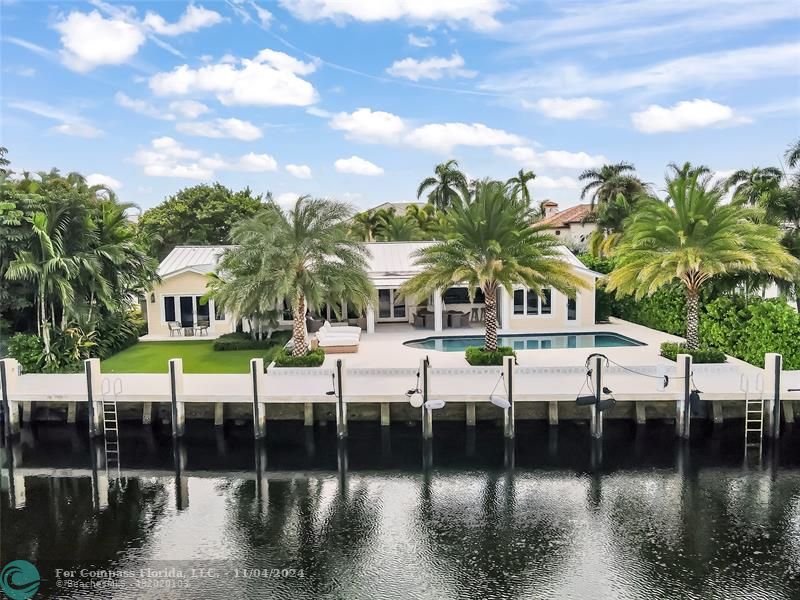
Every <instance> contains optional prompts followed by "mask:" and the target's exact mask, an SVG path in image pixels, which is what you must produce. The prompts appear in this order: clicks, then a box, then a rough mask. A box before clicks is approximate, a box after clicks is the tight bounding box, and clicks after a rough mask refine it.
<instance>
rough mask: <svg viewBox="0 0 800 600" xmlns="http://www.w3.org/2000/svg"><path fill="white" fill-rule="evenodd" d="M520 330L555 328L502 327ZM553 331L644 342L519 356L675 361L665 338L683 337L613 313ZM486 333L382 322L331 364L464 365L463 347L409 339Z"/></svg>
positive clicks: (529, 362) (557, 360) (328, 361)
mask: <svg viewBox="0 0 800 600" xmlns="http://www.w3.org/2000/svg"><path fill="white" fill-rule="evenodd" d="M504 333H508V334H514V335H524V334H526V333H528V334H534V333H544V334H545V335H550V333H551V332H536V331H528V332H524V331H509V332H503V331H500V332H499V335H503V334H504ZM553 333H565V334H573V333H616V334H618V335H623V336H626V337H629V338H633V339H634V340H637V341H639V342H642V343H643V344H645V345H643V346H618V347H604V348H558V349H548V350H517V360H518V361H519V364H520V365H522V366H528V367H535V366H542V367H544V366H581V365H583V364H584V362H585V361H586V357H587V356H589V354H591V353H593V352H602V353H603V354H605V355H606V356H608V357H609V358H610V359H611V360H614V361H616V362H618V363H620V364H623V365H655V364H674V363H673V362H672V361H669V360H667V359H665V358H663V357H661V356H660V355H659V352H660V345H661V343H662V342H681V341H683V339H682V338H679V337H676V336H674V335H669V334H667V333H664V332H662V331H656V330H655V329H650V328H648V327H643V326H642V325H637V324H635V323H630V322H628V321H623V320H622V319H615V318H612V319H611V323H608V324H596V325H593V326H589V327H586V326H582V327H576V328H574V329H570V328H564V329H563V330H561V331H558V332H553ZM475 335H479V336H482V335H483V327H462V328H458V329H446V330H444V331H442V332H437V333H434V332H433V331H430V330H425V329H414V328H413V327H411V326H410V325H407V324H405V323H397V324H395V323H391V324H384V323H378V325H377V326H376V331H375V333H371V334H368V333H364V334H362V336H361V343H360V345H359V349H358V352H357V353H354V354H330V355H328V356H326V357H325V366H326V367H332V366H333V365H334V364H335V363H336V360H337V359H339V358H341V359H343V360H345V361H346V363H347V366H348V367H370V368H381V367H384V368H388V367H416V366H417V365H418V364H419V361H420V360H421V359H423V358H425V357H426V356H428V357H429V358H430V361H431V365H432V366H434V367H463V366H467V365H468V363H467V361H466V359H465V358H464V353H463V352H441V351H437V350H425V349H418V348H410V347H408V346H406V345H404V342H407V341H409V340H418V339H422V338H426V337H432V336H437V337H438V336H475Z"/></svg>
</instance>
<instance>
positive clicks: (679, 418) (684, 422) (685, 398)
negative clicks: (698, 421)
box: [675, 354, 692, 439]
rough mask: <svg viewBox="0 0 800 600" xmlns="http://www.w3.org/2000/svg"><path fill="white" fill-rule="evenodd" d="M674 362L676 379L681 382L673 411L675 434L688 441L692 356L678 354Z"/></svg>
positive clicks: (690, 411) (690, 416)
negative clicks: (675, 362) (679, 393)
mask: <svg viewBox="0 0 800 600" xmlns="http://www.w3.org/2000/svg"><path fill="white" fill-rule="evenodd" d="M675 360H676V361H677V367H678V368H677V377H676V379H677V380H678V381H680V382H681V397H680V399H679V400H678V402H677V406H676V410H675V434H676V435H677V436H679V437H682V438H687V439H688V438H689V435H690V431H691V422H692V407H691V404H690V401H689V396H690V395H691V393H692V356H691V355H690V354H678V356H677V357H676V358H675Z"/></svg>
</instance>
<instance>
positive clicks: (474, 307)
mask: <svg viewBox="0 0 800 600" xmlns="http://www.w3.org/2000/svg"><path fill="white" fill-rule="evenodd" d="M430 244H431V242H371V243H367V244H366V247H367V249H368V250H369V254H370V259H369V266H368V273H369V277H370V279H371V281H372V283H373V285H374V286H375V288H376V290H377V299H376V303H375V305H374V306H371V307H369V308H368V310H367V312H366V315H361V314H359V313H357V312H355V311H354V310H353V309H352V308H349V307H348V306H347V304H346V303H344V302H343V303H342V305H341V306H340V307H338V308H339V311H338V317H337V311H336V310H334V309H333V307H329V306H321V307H314V308H313V309H312V310H311V312H312V315H313V316H314V317H316V318H320V319H327V320H330V321H331V322H335V321H337V320H340V321H346V320H348V321H350V322H351V323H354V324H355V323H356V322H359V323H361V324H362V326H363V327H365V328H366V330H367V333H372V332H374V331H375V330H376V328H378V329H380V325H381V324H383V323H408V324H411V325H416V326H421V327H427V328H430V329H433V330H435V331H441V330H443V329H444V328H446V327H447V326H448V324H455V325H456V326H458V325H457V324H459V322H460V326H462V327H463V326H469V324H470V322H472V323H474V324H475V326H480V325H481V323H482V320H483V308H484V302H483V296H482V294H481V293H480V290H476V292H475V294H474V295H473V299H472V301H470V298H469V296H470V294H469V291H468V290H467V288H466V287H464V286H453V287H451V288H448V289H446V290H443V291H442V293H440V294H434V295H433V296H432V297H431V298H420V299H415V298H401V297H400V295H399V293H398V289H399V288H400V286H401V285H402V284H403V283H405V282H406V281H408V280H409V279H410V278H411V277H413V276H414V275H415V274H416V273H418V272H419V271H420V269H419V267H416V266H415V265H414V259H413V254H414V252H416V251H417V250H419V249H420V248H424V247H425V246H428V245H430ZM229 247H230V246H178V247H176V248H174V249H173V250H172V252H170V253H169V255H168V256H167V257H166V258H165V259H164V260H163V261H162V262H161V265H160V266H159V269H158V274H159V276H160V277H161V282H160V283H158V284H156V285H155V286H154V287H153V289H152V291H151V292H150V293H149V294H148V296H147V298H146V300H147V302H146V304H147V323H148V332H149V333H150V334H152V335H155V336H167V335H170V329H171V327H170V323H172V329H181V330H183V332H185V333H190V334H191V333H194V331H193V330H194V328H196V327H197V326H198V324H207V326H208V333H209V334H211V335H220V334H223V333H229V332H231V331H235V330H236V327H237V323H236V322H235V321H234V319H233V318H232V317H231V315H228V314H226V313H225V311H223V310H221V309H220V308H218V307H217V306H216V305H215V303H214V300H213V299H211V300H209V301H208V302H206V303H204V302H203V301H202V300H201V298H202V296H203V295H204V294H205V293H206V291H207V290H206V284H207V283H208V276H209V273H211V272H213V271H214V270H215V269H216V266H217V263H218V261H219V258H220V256H221V255H222V254H223V253H224V252H225V250H226V249H227V248H229ZM559 250H560V252H561V254H562V255H563V257H564V259H565V260H566V261H567V262H569V263H570V264H571V265H572V266H573V269H574V271H575V273H576V274H577V275H578V276H579V277H581V278H582V279H583V280H584V281H585V282H586V285H587V289H585V290H582V291H580V292H579V293H578V294H577V296H576V297H575V298H568V297H566V296H565V295H563V294H561V293H560V292H558V291H556V290H546V291H545V294H544V295H543V297H539V296H538V295H536V294H535V293H532V292H529V291H528V290H526V289H523V288H516V289H514V290H512V291H511V293H506V292H505V290H501V292H500V297H499V298H498V321H499V323H500V328H501V330H504V331H524V332H530V333H533V332H539V331H550V332H553V331H562V330H569V329H573V330H574V329H577V328H581V327H586V326H588V325H592V324H594V318H595V317H594V310H595V282H596V280H597V278H598V277H600V276H601V275H600V274H599V273H595V272H594V271H591V270H589V269H587V268H586V267H585V266H584V265H583V263H581V262H580V261H579V260H578V259H577V258H576V257H575V255H574V254H572V252H570V251H569V250H568V249H567V248H566V247H563V246H562V247H560V248H559ZM423 312H427V313H428V316H427V317H426V319H422V318H417V317H418V316H419V317H421V315H422V313H423ZM453 313H460V314H461V317H460V318H451V315H452V314H453ZM281 323H282V325H286V326H289V325H290V324H291V309H290V306H289V305H288V304H286V303H284V314H283V319H282V321H281ZM173 333H178V332H177V331H173Z"/></svg>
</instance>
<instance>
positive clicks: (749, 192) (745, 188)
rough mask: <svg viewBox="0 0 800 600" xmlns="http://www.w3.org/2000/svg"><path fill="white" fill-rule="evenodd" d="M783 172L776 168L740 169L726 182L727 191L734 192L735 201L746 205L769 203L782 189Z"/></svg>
mask: <svg viewBox="0 0 800 600" xmlns="http://www.w3.org/2000/svg"><path fill="white" fill-rule="evenodd" d="M782 179H783V171H781V170H780V169H778V168H776V167H764V168H760V167H754V168H752V169H750V170H749V171H748V170H746V169H740V170H738V171H736V172H735V173H734V174H733V175H731V176H730V177H728V178H727V179H726V180H725V183H724V186H725V189H726V190H731V189H732V190H733V200H735V201H737V202H742V203H744V204H752V205H755V204H759V203H761V202H768V201H769V197H770V196H771V195H773V194H775V193H776V192H777V191H778V189H779V188H780V184H781V180H782Z"/></svg>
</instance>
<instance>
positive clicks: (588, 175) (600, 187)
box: [578, 162, 646, 207]
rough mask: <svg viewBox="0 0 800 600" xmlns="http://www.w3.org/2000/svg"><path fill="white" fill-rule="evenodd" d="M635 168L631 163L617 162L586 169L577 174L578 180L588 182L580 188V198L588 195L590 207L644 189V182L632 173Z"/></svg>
mask: <svg viewBox="0 0 800 600" xmlns="http://www.w3.org/2000/svg"><path fill="white" fill-rule="evenodd" d="M635 172H636V169H635V168H634V166H633V165H632V164H631V163H627V162H619V163H615V164H610V165H603V166H602V167H600V169H587V170H586V171H584V172H583V173H581V174H580V176H578V179H579V180H580V181H587V182H588V183H587V184H586V185H585V186H584V187H583V190H581V200H584V199H585V198H586V196H587V195H588V196H589V197H590V200H591V204H592V207H594V205H595V204H603V203H604V202H608V201H609V200H611V199H613V198H616V197H617V194H620V193H621V194H623V195H624V196H625V197H626V198H633V197H634V196H635V195H637V194H640V193H642V192H644V191H645V187H646V186H645V184H644V183H643V182H642V181H641V180H640V179H639V178H638V177H636V176H635V175H634V173H635Z"/></svg>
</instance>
